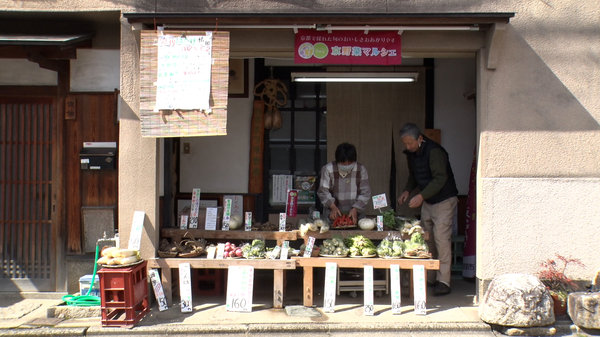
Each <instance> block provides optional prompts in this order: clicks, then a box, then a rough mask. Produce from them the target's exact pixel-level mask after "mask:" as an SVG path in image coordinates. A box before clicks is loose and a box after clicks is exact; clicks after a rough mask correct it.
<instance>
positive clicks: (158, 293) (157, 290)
mask: <svg viewBox="0 0 600 337" xmlns="http://www.w3.org/2000/svg"><path fill="white" fill-rule="evenodd" d="M148 277H149V278H150V283H152V289H153V290H154V297H156V302H158V311H165V310H167V309H169V306H168V305H167V298H166V297H165V292H164V290H163V286H162V283H161V282H160V277H159V276H158V270H156V269H149V270H148Z"/></svg>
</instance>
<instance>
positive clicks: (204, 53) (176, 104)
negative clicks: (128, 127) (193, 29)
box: [155, 32, 212, 110]
mask: <svg viewBox="0 0 600 337" xmlns="http://www.w3.org/2000/svg"><path fill="white" fill-rule="evenodd" d="M211 65H212V32H206V34H205V35H169V34H166V33H165V34H162V35H159V36H158V67H157V79H156V106H155V110H174V109H181V110H210V105H209V97H210V75H211Z"/></svg>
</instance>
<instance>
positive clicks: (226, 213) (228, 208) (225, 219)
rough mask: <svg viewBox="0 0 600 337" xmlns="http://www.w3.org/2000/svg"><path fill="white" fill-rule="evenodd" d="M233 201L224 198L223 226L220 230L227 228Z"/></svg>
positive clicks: (226, 229)
mask: <svg viewBox="0 0 600 337" xmlns="http://www.w3.org/2000/svg"><path fill="white" fill-rule="evenodd" d="M232 203H233V201H232V200H231V199H225V209H224V210H223V226H222V227H221V230H224V231H228V230H229V220H230V219H231V205H232Z"/></svg>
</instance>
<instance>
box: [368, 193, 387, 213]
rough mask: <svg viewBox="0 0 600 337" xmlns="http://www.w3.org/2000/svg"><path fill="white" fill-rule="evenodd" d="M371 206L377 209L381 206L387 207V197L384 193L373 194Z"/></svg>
mask: <svg viewBox="0 0 600 337" xmlns="http://www.w3.org/2000/svg"><path fill="white" fill-rule="evenodd" d="M372 199H373V208H374V209H379V208H383V207H387V205H388V204H387V198H386V197H385V193H383V194H378V195H374V196H373V198H372Z"/></svg>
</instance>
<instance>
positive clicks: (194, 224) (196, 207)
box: [190, 188, 200, 228]
mask: <svg viewBox="0 0 600 337" xmlns="http://www.w3.org/2000/svg"><path fill="white" fill-rule="evenodd" d="M199 211H200V189H199V188H194V189H193V190H192V208H191V209H190V228H198V213H199Z"/></svg>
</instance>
